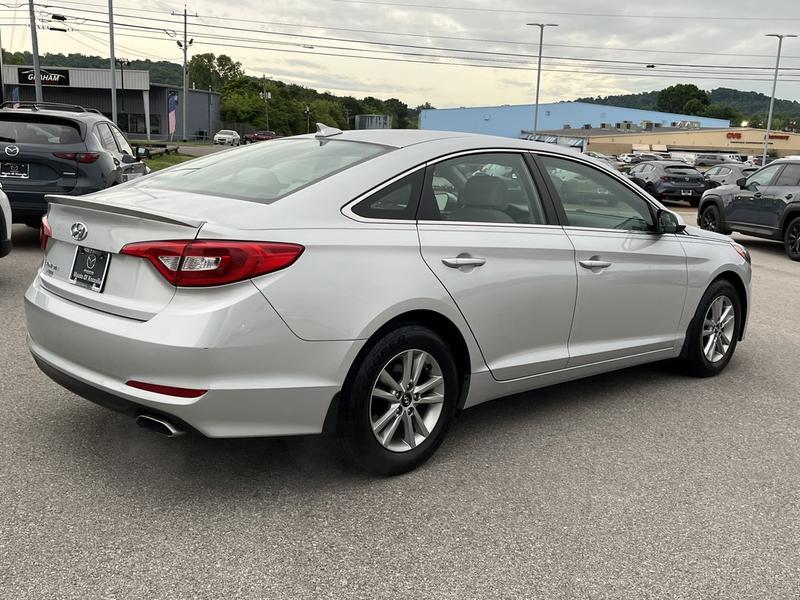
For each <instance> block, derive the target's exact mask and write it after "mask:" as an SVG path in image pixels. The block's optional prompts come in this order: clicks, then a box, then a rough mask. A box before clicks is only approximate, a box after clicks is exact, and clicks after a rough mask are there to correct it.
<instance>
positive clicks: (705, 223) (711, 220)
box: [700, 209, 717, 231]
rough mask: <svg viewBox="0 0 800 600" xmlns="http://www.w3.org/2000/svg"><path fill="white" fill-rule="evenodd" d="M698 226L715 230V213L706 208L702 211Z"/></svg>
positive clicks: (707, 229)
mask: <svg viewBox="0 0 800 600" xmlns="http://www.w3.org/2000/svg"><path fill="white" fill-rule="evenodd" d="M700 227H701V228H702V229H705V230H706V231H716V230H717V215H715V214H714V211H713V210H711V209H707V210H706V211H705V212H703V218H702V219H701V221H700Z"/></svg>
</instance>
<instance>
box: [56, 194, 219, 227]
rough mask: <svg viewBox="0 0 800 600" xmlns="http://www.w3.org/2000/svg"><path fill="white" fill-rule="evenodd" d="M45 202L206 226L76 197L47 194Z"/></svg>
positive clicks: (202, 222) (176, 223)
mask: <svg viewBox="0 0 800 600" xmlns="http://www.w3.org/2000/svg"><path fill="white" fill-rule="evenodd" d="M45 200H46V201H47V202H48V204H61V205H64V206H74V207H76V208H83V209H86V210H95V211H98V212H110V213H115V214H119V215H124V216H128V217H138V218H141V219H147V220H148V221H158V222H161V223H169V224H171V225H185V226H187V227H194V228H196V229H200V228H201V227H202V226H203V225H205V224H206V221H200V220H197V219H190V218H188V217H183V216H181V215H173V214H170V213H153V212H148V211H146V210H139V209H136V208H130V207H127V206H122V205H120V204H114V203H112V202H99V201H97V200H89V199H86V198H80V197H78V196H61V195H58V194H47V195H46V196H45Z"/></svg>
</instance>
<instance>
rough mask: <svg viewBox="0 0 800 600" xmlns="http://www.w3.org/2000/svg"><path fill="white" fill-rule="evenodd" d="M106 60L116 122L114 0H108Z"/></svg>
mask: <svg viewBox="0 0 800 600" xmlns="http://www.w3.org/2000/svg"><path fill="white" fill-rule="evenodd" d="M108 53H109V59H108V62H109V63H110V64H111V120H112V121H114V123H116V122H117V61H116V59H115V58H114V0H108Z"/></svg>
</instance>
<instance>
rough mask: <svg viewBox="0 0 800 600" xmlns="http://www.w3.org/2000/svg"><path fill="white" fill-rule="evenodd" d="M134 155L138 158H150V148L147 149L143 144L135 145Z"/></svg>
mask: <svg viewBox="0 0 800 600" xmlns="http://www.w3.org/2000/svg"><path fill="white" fill-rule="evenodd" d="M136 157H137V158H139V159H142V158H150V150H148V149H147V148H145V147H144V146H137V147H136Z"/></svg>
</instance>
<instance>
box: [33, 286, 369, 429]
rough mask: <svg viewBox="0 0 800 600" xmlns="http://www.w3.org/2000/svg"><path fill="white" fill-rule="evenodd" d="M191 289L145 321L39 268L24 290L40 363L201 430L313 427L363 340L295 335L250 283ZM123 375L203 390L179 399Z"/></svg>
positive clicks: (94, 392) (111, 403)
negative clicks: (60, 286)
mask: <svg viewBox="0 0 800 600" xmlns="http://www.w3.org/2000/svg"><path fill="white" fill-rule="evenodd" d="M235 285H236V286H238V287H237V288H236V289H233V286H231V289H229V290H227V291H223V290H220V292H221V293H219V294H218V295H217V296H216V298H214V297H210V296H205V297H203V298H200V297H198V295H197V294H193V293H191V292H190V293H189V294H188V296H189V298H188V300H187V298H183V301H181V299H180V298H179V296H180V293H178V294H176V299H174V300H173V302H172V303H171V304H170V305H169V306H167V308H166V309H164V310H163V311H162V312H161V313H159V314H158V315H156V316H155V317H153V318H152V319H150V320H149V321H136V320H133V319H127V318H124V317H117V316H113V315H109V314H106V313H102V312H99V311H96V310H93V309H90V308H86V307H83V306H81V305H78V304H75V303H73V302H70V301H68V300H65V299H62V298H60V297H59V296H57V295H55V294H53V293H52V292H50V291H48V290H46V289H44V288H42V287H41V285H39V283H38V277H37V279H36V280H35V281H34V283H33V284H32V285H31V287H30V288H29V289H28V291H27V293H26V294H25V312H26V318H27V324H28V344H29V348H30V351H31V353H32V354H33V357H34V359H35V360H36V362H37V364H39V366H40V368H41V369H42V371H44V372H45V373H46V374H47V375H48V376H49V377H51V378H52V379H53V380H55V381H56V382H57V383H59V384H61V385H63V386H64V387H66V388H67V389H69V390H71V391H73V392H75V393H76V394H78V395H80V396H82V397H84V398H86V399H88V400H91V401H92V402H96V403H97V404H101V405H103V406H107V407H109V408H112V409H114V410H117V411H119V412H123V413H125V414H128V415H131V416H136V415H138V414H141V413H154V414H159V415H163V416H168V417H170V419H171V420H173V421H175V422H176V423H180V424H181V425H182V426H185V427H186V428H189V429H193V430H196V431H199V432H200V433H202V434H204V435H206V436H209V437H249V436H274V435H300V434H313V433H320V432H321V431H322V428H323V424H324V422H325V417H326V415H327V411H328V407H329V406H330V403H331V401H332V399H333V397H334V396H335V394H336V393H337V392H338V391H339V390H340V389H341V384H342V382H343V381H344V377H345V375H346V373H347V370H348V369H349V366H350V364H351V362H352V360H353V359H354V358H355V355H356V353H357V352H358V350H359V349H360V347H361V344H362V343H363V342H357V341H346V342H306V341H303V340H301V339H299V338H297V337H296V336H295V335H294V334H293V333H292V332H291V331H290V330H289V328H288V327H287V326H286V325H285V324H284V323H283V321H282V320H281V319H280V317H278V315H277V313H275V311H274V309H272V307H271V306H270V305H269V303H268V302H267V301H266V300H265V299H264V297H263V296H262V295H261V294H260V292H259V291H258V290H257V288H256V287H255V286H254V285H252V284H251V283H250V282H243V284H242V285H238V284H235ZM129 380H138V381H146V382H150V383H159V384H163V385H170V386H176V387H185V388H194V389H205V390H208V391H207V392H206V393H205V394H204V395H202V396H201V397H199V398H177V397H172V396H167V395H163V394H158V393H154V392H149V391H145V390H140V389H137V388H132V387H130V386H128V385H126V382H127V381H129Z"/></svg>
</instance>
